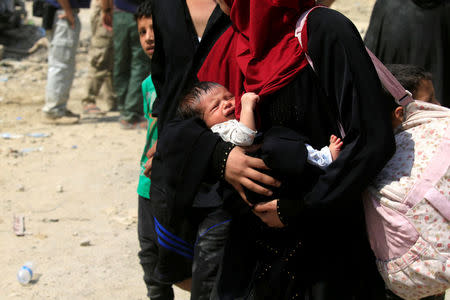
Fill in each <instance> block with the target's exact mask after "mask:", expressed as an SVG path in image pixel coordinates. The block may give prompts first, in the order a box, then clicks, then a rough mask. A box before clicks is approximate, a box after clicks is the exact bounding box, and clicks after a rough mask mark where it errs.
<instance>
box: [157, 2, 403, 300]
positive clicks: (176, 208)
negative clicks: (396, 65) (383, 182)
mask: <svg viewBox="0 0 450 300" xmlns="http://www.w3.org/2000/svg"><path fill="white" fill-rule="evenodd" d="M311 2H314V1H293V0H292V1H291V0H234V1H232V0H227V1H223V0H221V1H218V3H219V4H220V5H221V7H223V8H224V11H225V12H227V11H228V12H229V13H230V18H231V20H232V22H233V27H232V28H231V29H228V31H227V32H225V33H224V34H223V35H222V37H221V38H220V39H219V40H218V41H217V43H216V44H215V46H214V47H213V49H212V50H211V52H210V53H209V55H208V57H207V59H206V60H205V62H204V64H203V66H202V68H201V70H200V72H199V73H198V77H199V79H200V80H202V81H204V80H208V81H215V82H218V83H220V84H222V85H224V86H226V87H227V88H228V89H229V90H230V91H232V92H233V93H234V94H235V95H237V97H238V98H239V95H241V94H242V93H243V92H244V91H247V92H249V91H253V92H256V93H258V94H259V95H260V96H261V105H260V107H259V111H260V120H261V127H260V130H261V131H263V132H264V131H265V130H267V129H269V128H271V127H273V126H277V125H281V126H284V127H288V128H290V129H292V130H294V131H298V132H301V133H302V134H303V135H306V137H307V138H308V139H309V142H310V144H311V145H312V146H313V147H317V148H321V147H322V146H324V145H326V144H328V142H329V137H330V135H331V134H336V135H339V134H341V137H342V138H344V145H345V146H344V149H343V150H342V152H341V154H340V156H339V158H338V159H337V160H336V161H335V162H333V163H332V164H331V165H330V166H329V167H328V169H327V170H326V171H325V172H324V173H323V174H321V175H320V176H319V177H318V179H317V182H316V183H315V184H314V185H313V186H312V188H310V189H309V190H308V191H307V193H306V194H305V195H304V196H303V197H300V196H299V197H298V199H279V200H273V201H270V202H267V203H265V204H262V205H257V206H255V208H254V209H253V211H254V213H255V214H256V215H257V216H258V217H259V218H260V219H261V220H262V221H263V222H265V223H266V224H267V225H268V226H271V227H287V228H291V229H290V230H292V231H294V232H297V233H298V235H296V236H292V239H293V240H296V239H297V238H298V237H300V238H301V240H300V246H299V247H298V249H297V248H295V247H294V248H293V249H289V251H287V252H284V251H283V253H281V255H279V253H275V252H274V253H273V256H274V257H275V258H276V260H278V261H281V260H286V259H288V260H289V264H288V265H287V266H286V265H283V266H281V267H280V268H279V269H278V270H277V271H276V272H275V273H274V272H272V271H268V272H266V273H265V272H264V271H265V270H266V269H267V270H268V269H270V266H267V267H262V268H261V266H260V264H259V261H258V260H259V258H260V254H259V253H248V251H245V249H244V250H242V252H240V251H241V249H239V251H236V249H237V248H231V249H230V248H228V249H227V251H226V254H225V257H224V263H223V267H222V270H221V272H220V273H219V277H218V284H217V289H216V294H215V295H214V299H296V298H298V299H315V300H322V299H323V300H325V299H344V300H345V299H364V300H366V299H377V300H378V299H384V298H385V291H384V283H383V281H382V279H381V278H380V276H379V274H378V271H377V270H376V266H375V258H374V256H373V254H372V252H371V249H370V246H369V244H368V240H367V237H366V234H365V224H364V214H363V208H362V201H361V197H360V193H361V192H362V191H363V190H364V188H365V187H366V186H367V184H368V183H369V182H370V180H371V179H372V178H373V177H374V176H375V175H376V174H377V173H378V171H379V170H381V168H382V167H383V166H384V164H385V163H386V161H387V160H388V159H389V158H390V156H391V155H392V153H393V152H394V150H395V143H394V139H393V133H392V129H391V126H390V121H389V108H388V105H387V103H382V102H381V99H382V95H381V84H380V82H379V79H378V77H377V74H376V71H375V69H374V66H373V64H372V62H371V60H370V58H369V56H368V55H367V53H366V50H365V48H364V44H363V42H362V40H361V38H360V36H359V33H358V31H357V30H356V28H355V27H354V25H353V24H352V23H351V22H350V21H349V20H348V19H347V18H345V17H344V16H343V15H341V14H339V13H338V12H336V11H333V10H330V9H327V8H322V7H321V8H316V9H314V10H313V11H311V12H310V13H309V15H308V17H307V22H306V24H307V26H306V29H305V31H304V32H305V34H304V35H303V40H304V44H303V47H301V46H300V45H299V43H298V40H297V37H295V36H294V31H295V28H296V22H297V20H298V19H299V17H300V16H301V15H302V13H304V12H306V11H307V10H308V9H309V8H311V6H312V5H311ZM261 20H262V22H261ZM306 53H308V55H309V57H310V60H311V63H309V62H308V61H307V59H306V55H305V54H306ZM311 65H314V69H313V68H312V67H311ZM236 106H237V107H239V105H238V104H237V105H236ZM237 113H239V111H237ZM339 124H340V125H341V126H340V125H339ZM341 129H342V130H341ZM344 133H345V137H344ZM174 141H176V143H175V142H174ZM160 146H161V148H160V149H161V151H159V153H158V155H157V156H155V159H154V161H153V168H154V172H159V173H160V174H165V176H158V177H157V178H152V190H153V191H155V193H153V195H152V199H155V197H159V198H161V199H164V201H167V206H168V207H169V208H170V210H171V211H172V212H173V215H174V216H177V218H173V217H172V219H173V220H174V222H175V221H176V222H179V221H180V219H179V217H181V216H183V212H185V211H187V209H188V208H189V207H190V205H192V198H193V195H194V194H195V193H196V191H197V190H198V187H199V186H200V183H201V182H202V181H204V180H207V179H208V180H212V179H214V180H225V181H227V182H228V183H230V184H231V185H232V186H233V187H234V188H235V189H236V190H237V191H238V192H239V193H240V194H241V196H243V198H245V196H244V193H243V187H246V188H248V189H250V190H252V191H254V192H258V193H262V194H267V193H269V192H268V189H267V188H266V187H263V186H261V183H263V184H266V185H274V180H273V178H271V177H270V176H268V175H266V174H264V173H261V172H260V171H259V170H258V169H264V168H266V166H265V164H264V162H263V161H262V160H260V159H258V158H253V157H249V156H247V155H246V154H245V153H244V150H243V149H241V148H239V147H234V148H233V146H232V145H230V144H228V143H225V142H223V141H221V140H220V138H218V137H217V136H215V135H214V134H212V133H211V132H210V131H209V129H208V128H206V127H205V126H204V124H203V123H202V122H201V121H200V120H196V119H193V120H188V121H174V122H171V123H170V124H169V125H168V126H167V127H166V129H165V131H164V132H163V133H162V135H161V136H160V140H159V144H158V147H160ZM224 162H226V163H224ZM175 169H176V170H177V172H176V174H175V172H173V170H175ZM171 170H172V172H171ZM298 184H299V188H302V183H301V182H300V183H298ZM156 192H157V193H156ZM234 221H235V220H233V222H234ZM233 222H232V223H233ZM232 226H236V223H234V224H232ZM242 231H245V228H242ZM244 234H245V233H244ZM238 235H239V230H238V231H234V232H233V233H232V235H231V237H230V240H231V241H233V240H234V239H235V237H237V236H238ZM249 238H251V236H249ZM238 240H239V239H238ZM241 240H242V239H241ZM291 250H294V251H291ZM277 255H278V256H277ZM241 256H242V257H246V258H249V260H252V257H253V260H256V261H255V264H254V265H253V267H252V269H250V270H248V272H247V273H246V277H243V276H239V275H240V274H239V271H240V268H241V265H240V262H242V260H240V258H241ZM290 257H291V258H292V259H289V258H290ZM258 266H259V267H258ZM277 266H280V264H277ZM274 274H275V275H276V276H273V275H274ZM267 276H272V277H267ZM275 277H277V281H272V280H271V278H275ZM275 282H277V283H276V284H277V286H272V284H275ZM274 290H275V291H276V292H274Z"/></svg>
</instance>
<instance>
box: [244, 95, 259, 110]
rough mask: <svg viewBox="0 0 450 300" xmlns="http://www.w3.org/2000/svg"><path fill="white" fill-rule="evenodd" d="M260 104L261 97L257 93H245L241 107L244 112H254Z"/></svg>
mask: <svg viewBox="0 0 450 300" xmlns="http://www.w3.org/2000/svg"><path fill="white" fill-rule="evenodd" d="M258 102H259V96H258V95H257V94H255V93H245V94H244V95H242V97H241V105H242V109H243V110H248V111H254V110H255V107H256V103H258Z"/></svg>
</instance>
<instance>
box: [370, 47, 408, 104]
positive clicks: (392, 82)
mask: <svg viewBox="0 0 450 300" xmlns="http://www.w3.org/2000/svg"><path fill="white" fill-rule="evenodd" d="M366 50H367V53H368V54H369V56H370V58H371V59H372V63H373V65H374V66H375V69H376V70H377V73H378V77H379V78H380V81H381V83H382V84H383V86H384V87H385V88H386V89H387V90H388V91H389V93H391V95H392V96H393V97H394V99H395V102H397V104H398V105H401V106H406V105H408V104H409V103H411V102H412V101H414V99H413V98H412V94H411V92H410V91H408V90H406V89H405V88H404V87H403V86H402V85H401V83H400V82H398V80H397V78H395V76H394V75H392V73H391V72H390V71H389V70H388V69H387V68H386V66H385V65H383V63H382V62H381V61H380V60H379V59H378V58H377V57H376V56H375V54H373V53H372V52H371V51H370V50H369V49H368V48H367V47H366Z"/></svg>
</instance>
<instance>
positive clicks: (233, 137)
mask: <svg viewBox="0 0 450 300" xmlns="http://www.w3.org/2000/svg"><path fill="white" fill-rule="evenodd" d="M211 130H212V131H213V132H214V133H217V134H219V136H220V137H221V138H222V139H223V140H224V141H225V142H230V143H233V144H235V145H236V146H250V145H251V144H253V140H254V139H255V136H256V133H257V131H255V130H252V129H250V128H248V127H247V126H245V125H244V124H242V123H239V122H238V121H237V120H229V121H226V122H223V123H219V124H216V125H214V126H212V127H211Z"/></svg>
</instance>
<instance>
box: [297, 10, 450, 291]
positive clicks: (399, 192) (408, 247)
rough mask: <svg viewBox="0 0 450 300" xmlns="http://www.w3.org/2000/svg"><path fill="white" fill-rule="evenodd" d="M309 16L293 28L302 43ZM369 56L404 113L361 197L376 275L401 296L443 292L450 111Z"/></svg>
mask: <svg viewBox="0 0 450 300" xmlns="http://www.w3.org/2000/svg"><path fill="white" fill-rule="evenodd" d="M309 12H310V11H308V12H306V13H305V14H304V15H303V16H302V17H301V18H300V19H299V21H298V23H297V28H296V30H295V34H296V36H297V37H298V39H299V42H300V45H301V46H303V45H302V44H304V43H305V42H304V41H302V36H304V34H305V33H304V32H303V31H304V29H305V28H306V27H304V25H305V22H306V19H307V16H308V14H309ZM302 42H303V43H302ZM367 51H368V53H369V56H370V57H371V59H372V61H373V63H374V65H375V67H376V70H377V73H378V75H379V77H380V80H381V82H382V83H383V85H384V86H385V88H386V89H387V90H389V92H390V93H391V94H392V95H393V96H394V98H395V99H396V101H397V103H398V104H399V105H402V106H404V108H405V111H406V112H405V114H406V121H405V122H403V124H402V126H401V128H399V130H398V131H397V133H396V135H395V138H396V144H397V150H396V152H395V154H394V156H393V157H392V158H391V160H390V161H389V162H388V163H387V164H386V166H385V167H384V169H383V170H382V171H381V172H380V174H379V175H378V176H377V177H376V179H375V180H374V181H373V183H372V184H371V186H370V187H369V188H368V189H367V191H366V192H365V194H364V209H365V215H366V224H367V232H368V235H369V239H370V243H371V246H372V250H373V251H374V253H375V256H376V258H377V266H378V270H379V272H380V274H381V275H382V277H383V279H384V281H385V283H386V285H387V287H388V288H389V289H390V290H392V291H393V292H394V293H395V294H397V295H399V296H400V297H402V298H405V299H420V298H423V297H426V296H430V295H436V294H441V293H444V292H445V291H446V290H447V289H448V288H450V261H449V258H450V224H449V218H450V168H449V167H450V110H449V109H447V108H444V107H440V106H436V105H433V104H429V103H425V102H421V101H414V100H413V99H412V97H411V94H410V93H409V92H408V91H405V89H404V88H403V87H402V86H401V84H400V83H399V82H398V81H397V80H396V79H395V77H394V76H393V75H392V74H391V73H390V72H389V70H387V69H386V67H385V66H384V65H383V64H382V63H381V62H380V61H379V60H378V59H377V58H376V57H375V56H374V55H373V54H372V53H371V52H370V51H369V50H367ZM307 59H308V62H309V64H310V65H311V67H312V68H313V69H314V65H313V62H312V61H311V59H310V58H309V57H308V55H307ZM340 128H342V126H340ZM341 135H342V136H344V135H345V133H344V132H341Z"/></svg>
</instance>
